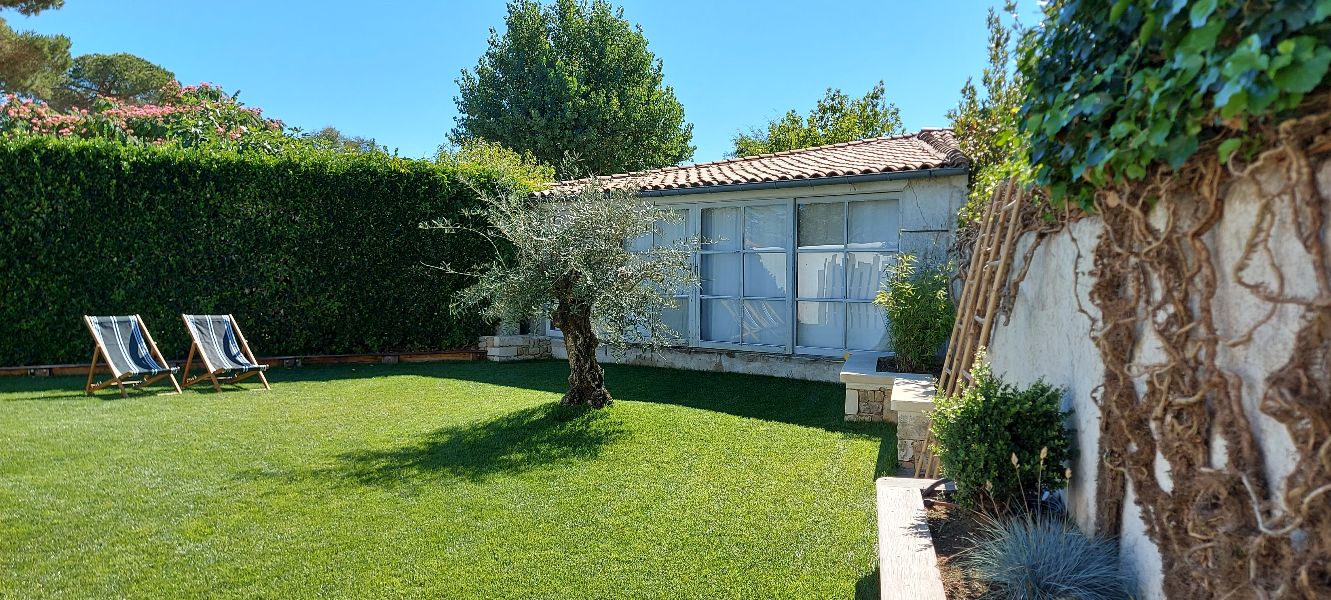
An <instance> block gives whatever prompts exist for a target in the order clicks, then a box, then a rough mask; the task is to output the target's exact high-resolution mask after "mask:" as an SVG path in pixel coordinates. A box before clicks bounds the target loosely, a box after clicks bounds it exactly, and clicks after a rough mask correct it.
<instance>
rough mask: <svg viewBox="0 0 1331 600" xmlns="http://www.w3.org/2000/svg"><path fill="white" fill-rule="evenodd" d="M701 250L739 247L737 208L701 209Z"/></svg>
mask: <svg viewBox="0 0 1331 600" xmlns="http://www.w3.org/2000/svg"><path fill="white" fill-rule="evenodd" d="M702 239H703V242H705V243H704V244H703V246H702V247H703V250H738V249H739V208H738V207H728V208H704V209H702Z"/></svg>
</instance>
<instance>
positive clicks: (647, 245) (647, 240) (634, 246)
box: [628, 233, 652, 252]
mask: <svg viewBox="0 0 1331 600" xmlns="http://www.w3.org/2000/svg"><path fill="white" fill-rule="evenodd" d="M651 247H652V234H650V233H647V234H643V235H640V236H638V237H635V238H633V239H631V240H629V243H628V251H629V252H646V251H648V250H650V249H651Z"/></svg>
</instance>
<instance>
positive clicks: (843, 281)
mask: <svg viewBox="0 0 1331 600" xmlns="http://www.w3.org/2000/svg"><path fill="white" fill-rule="evenodd" d="M796 206H797V208H796V215H797V216H796V231H795V240H796V247H795V254H796V259H795V261H796V268H795V280H796V282H797V284H796V288H795V289H796V298H795V352H797V353H799V354H826V355H841V354H843V353H845V352H846V351H853V350H872V351H882V350H885V349H886V336H887V321H886V320H885V319H884V317H883V313H882V311H881V310H879V309H878V308H877V307H875V306H874V305H873V299H874V296H875V295H876V294H877V293H878V289H879V288H880V287H881V285H882V281H883V270H884V268H885V267H886V266H887V265H888V264H890V261H893V260H896V254H897V252H898V251H899V249H900V248H899V236H900V231H901V225H900V214H901V213H900V206H899V200H897V199H896V198H869V199H857V198H847V197H830V198H804V199H800V200H798V201H797V203H796Z"/></svg>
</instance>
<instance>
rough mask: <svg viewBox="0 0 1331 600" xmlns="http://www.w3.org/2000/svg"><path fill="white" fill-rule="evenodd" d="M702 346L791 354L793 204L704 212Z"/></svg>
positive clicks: (781, 202)
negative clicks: (791, 233)
mask: <svg viewBox="0 0 1331 600" xmlns="http://www.w3.org/2000/svg"><path fill="white" fill-rule="evenodd" d="M697 210H698V220H699V228H700V235H701V239H702V246H701V249H700V251H699V253H698V279H699V290H698V329H697V331H696V336H694V340H695V341H696V342H697V343H698V344H699V345H701V346H709V347H736V348H747V349H754V350H764V351H768V352H772V351H779V352H788V351H789V350H790V335H789V329H790V325H789V324H790V309H789V305H790V248H791V244H790V228H791V214H790V213H791V206H790V201H789V200H759V201H750V202H744V203H726V204H715V205H706V206H701V207H699V208H698V209H697Z"/></svg>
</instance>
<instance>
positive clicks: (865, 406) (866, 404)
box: [846, 386, 893, 421]
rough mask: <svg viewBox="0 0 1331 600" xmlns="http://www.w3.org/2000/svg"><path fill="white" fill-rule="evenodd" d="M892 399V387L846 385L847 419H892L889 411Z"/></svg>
mask: <svg viewBox="0 0 1331 600" xmlns="http://www.w3.org/2000/svg"><path fill="white" fill-rule="evenodd" d="M891 399H892V389H891V387H880V388H858V387H854V388H853V387H850V386H846V420H847V421H891V420H892V419H889V418H887V413H889V412H893V411H892V410H890V409H888V408H887V406H888V403H889V402H890V401H891Z"/></svg>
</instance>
